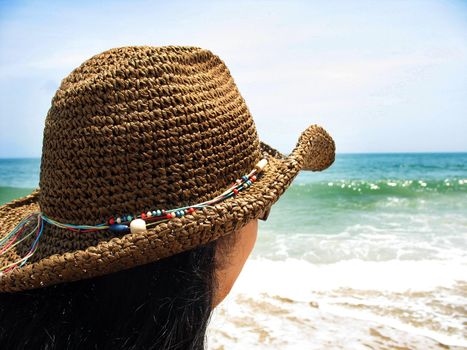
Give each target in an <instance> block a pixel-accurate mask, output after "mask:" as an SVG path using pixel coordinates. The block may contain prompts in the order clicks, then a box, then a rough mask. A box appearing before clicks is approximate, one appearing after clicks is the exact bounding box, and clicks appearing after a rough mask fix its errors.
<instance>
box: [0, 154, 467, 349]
mask: <svg viewBox="0 0 467 350" xmlns="http://www.w3.org/2000/svg"><path fill="white" fill-rule="evenodd" d="M39 165H40V160H39V159H21V160H0V203H4V202H6V201H9V200H11V199H13V198H17V197H19V196H23V195H25V194H27V193H29V192H30V191H32V189H33V188H35V187H36V186H37V185H38V179H39ZM466 271H467V153H458V154H340V155H337V157H336V161H335V163H334V164H333V166H332V167H331V168H330V169H328V170H326V171H325V172H322V173H313V172H301V173H300V174H299V175H298V176H297V178H296V179H295V181H294V182H293V184H292V186H291V187H290V188H289V189H288V190H287V191H286V192H285V193H284V195H283V196H282V197H281V198H280V199H279V201H278V202H277V203H276V204H275V205H274V206H273V208H272V210H271V214H270V216H269V218H268V221H267V222H260V232H259V235H258V241H257V243H256V246H255V249H254V251H253V253H252V256H251V259H250V260H249V262H248V263H247V265H246V267H245V269H244V272H243V273H242V275H241V277H240V279H239V282H238V284H237V287H236V288H237V291H236V293H237V294H236V295H239V296H240V297H238V299H235V301H234V302H233V303H234V304H235V303H236V305H237V306H238V310H237V311H238V315H239V317H240V318H242V319H248V318H250V319H254V320H255V322H257V324H262V319H259V318H258V317H262V316H264V315H263V314H262V313H261V312H263V313H264V312H266V314H267V313H268V311H267V310H268V309H267V308H264V307H265V305H266V304H267V303H268V302H269V301H268V300H269V299H267V298H269V297H270V296H271V295H272V294H273V295H274V296H277V297H278V298H279V299H277V300H276V299H274V300H275V301H274V302H275V303H280V302H281V300H283V303H284V305H282V306H283V307H284V310H287V312H290V313H291V314H290V315H289V316H287V315H284V316H283V317H281V319H280V323H281V324H280V325H278V326H277V327H275V328H274V327H272V328H271V329H270V330H269V332H270V334H269V335H270V337H274V336H276V337H278V339H280V333H277V332H280V329H282V327H285V328H287V329H294V328H293V327H295V326H296V325H295V323H293V322H295V321H292V320H293V319H294V317H292V316H293V315H292V312H295V311H292V310H294V307H293V306H294V305H297V308H296V312H299V314H300V318H302V317H305V316H304V314H303V313H304V312H305V311H304V308H303V307H301V306H300V305H302V304H301V303H308V304H310V303H314V304H313V305H315V304H316V305H319V310H320V312H322V313H324V314H325V315H334V316H335V317H338V318H339V319H336V318H332V319H331V320H332V324H331V323H330V324H329V327H330V328H332V327H336V324H339V320H340V319H342V318H344V320H345V325H346V328H345V329H348V330H349V332H357V333H358V332H360V331H362V329H361V328H358V329H357V328H356V327H360V326H358V325H359V324H360V325H361V324H365V323H358V322H356V321H355V322H354V321H352V322H350V321H351V320H357V319H358V320H366V321H367V322H375V323H376V324H378V325H380V327H383V328H381V329H387V330H389V329H398V331H399V332H402V333H399V334H398V335H397V338H398V339H403V338H404V336H403V335H401V334H405V335H406V336H407V339H413V337H415V336H421V337H426V338H427V339H436V341H439V342H441V343H443V344H450V345H458V346H467V340H466V339H467V335H466V332H465V324H466V323H465V322H467V309H466V305H467V272H466ZM257 281H261V283H258V282H257ZM252 285H255V288H252ZM271 293H272V294H271ZM245 300H248V303H245ZM254 303H258V304H254ZM298 306H300V307H298ZM231 307H232V305H231ZM274 307H277V305H275V306H274ZM260 309H261V310H263V311H261V312H259V311H258V310H260ZM274 310H276V309H274ZM274 310H272V311H271V312H270V313H269V314H267V315H266V316H268V317H273V316H274V315H275V313H274V312H275V311H274ZM276 311H277V310H276ZM284 312H286V311H284ZM310 312H311V311H310ZM310 315H311V314H310ZM310 317H311V316H310ZM313 317H314V316H313ZM256 318H258V319H257V320H256ZM295 319H296V318H295ZM328 319H329V317H328V316H325V317H323V318H322V319H320V321H319V322H320V323H321V324H322V325H323V327H325V326H324V324H325V322H326V320H328ZM347 319H348V320H347ZM228 322H229V319H228V317H226V319H225V320H224V324H223V326H222V327H227V328H228V327H229V324H228ZM278 322H279V321H278ZM315 322H317V321H316V318H315ZM352 327H354V328H352ZM384 327H386V328H384ZM378 329H379V330H380V331H381V329H380V328H378ZM238 330H239V326H238V324H236V325H232V329H231V331H232V332H235V331H238ZM341 331H343V330H341ZM275 332H276V333H275ZM310 332H311V330H310ZM388 332H389V331H388ZM289 334H290V333H289ZM311 335H312V333H307V330H306V329H304V328H303V327H302V328H297V337H305V338H304V339H305V340H306V337H307V336H311ZM219 336H221V335H219ZM319 336H320V334H316V333H313V337H314V338H316V337H319ZM411 337H412V338H411ZM224 341H225V342H226V343H228V341H229V340H228V339H227V338H226V339H224ZM362 342H363V341H362ZM434 348H436V347H434Z"/></svg>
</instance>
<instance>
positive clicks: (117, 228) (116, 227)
mask: <svg viewBox="0 0 467 350" xmlns="http://www.w3.org/2000/svg"><path fill="white" fill-rule="evenodd" d="M109 231H110V232H114V233H124V232H129V231H130V228H129V227H128V226H127V225H120V224H113V225H110V226H109Z"/></svg>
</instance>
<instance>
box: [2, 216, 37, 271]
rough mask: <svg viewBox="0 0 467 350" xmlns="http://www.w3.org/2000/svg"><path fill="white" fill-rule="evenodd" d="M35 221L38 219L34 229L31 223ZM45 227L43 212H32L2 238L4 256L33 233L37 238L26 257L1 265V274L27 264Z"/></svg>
mask: <svg viewBox="0 0 467 350" xmlns="http://www.w3.org/2000/svg"><path fill="white" fill-rule="evenodd" d="M34 221H37V222H36V225H35V226H34V227H33V228H32V229H29V228H30V227H31V226H32V225H31V223H32V222H34ZM43 229H44V220H43V218H42V215H41V213H32V214H30V215H28V216H27V217H26V218H24V219H23V220H22V221H21V222H20V223H19V224H18V225H17V226H16V227H15V228H14V229H13V230H12V231H11V232H10V233H9V234H8V235H6V236H5V237H4V238H2V239H0V256H2V255H4V254H6V253H7V252H8V251H10V250H11V249H12V248H13V247H15V246H16V245H17V244H19V243H21V242H22V241H24V240H25V239H27V238H28V237H29V236H31V235H33V234H35V235H36V238H35V239H34V242H33V244H32V246H31V249H30V250H29V252H28V253H27V254H26V255H25V256H24V257H22V258H20V259H18V260H16V261H14V262H12V263H10V264H8V265H6V266H2V267H0V276H1V275H3V274H4V273H6V272H8V271H10V270H12V269H14V268H15V267H16V266H18V265H19V266H20V267H21V266H23V265H24V264H26V262H27V261H28V259H29V258H30V257H31V256H33V255H34V253H35V252H36V250H37V245H38V242H39V239H40V237H41V235H42V231H43Z"/></svg>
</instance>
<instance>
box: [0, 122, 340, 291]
mask: <svg viewBox="0 0 467 350" xmlns="http://www.w3.org/2000/svg"><path fill="white" fill-rule="evenodd" d="M260 144H261V149H262V151H263V153H264V154H265V156H266V157H267V158H268V163H267V165H266V167H265V168H264V169H263V172H262V176H261V177H259V178H258V180H257V181H255V183H254V184H253V185H252V186H251V187H248V188H247V189H246V190H244V191H240V192H239V193H238V195H237V196H235V197H231V198H228V199H226V200H224V201H222V202H220V203H218V204H215V205H213V206H210V207H204V208H202V209H198V210H196V211H194V212H193V213H191V214H187V215H185V216H183V217H176V218H174V219H172V220H169V221H167V222H162V223H160V224H158V225H156V226H154V227H153V228H151V229H148V230H147V232H145V233H138V234H132V233H129V234H126V235H123V236H121V237H112V238H111V239H109V240H104V241H100V242H99V243H98V244H96V245H93V246H89V247H87V248H86V249H84V250H75V251H71V252H66V253H63V254H53V255H50V256H46V257H44V258H42V259H40V260H38V261H35V262H31V263H27V264H25V265H24V266H23V267H21V268H15V269H13V270H11V271H9V272H8V273H5V274H4V275H3V276H1V278H0V292H14V291H21V290H28V289H34V288H40V287H45V286H49V285H53V284H58V283H63V282H72V281H77V280H81V279H86V278H91V277H97V276H101V275H105V274H108V273H113V272H117V271H121V270H125V269H128V268H131V267H135V266H138V265H143V264H147V263H150V262H153V261H156V260H159V259H162V258H164V257H168V256H171V255H174V254H177V253H180V252H182V251H185V250H188V249H191V248H194V247H196V246H198V245H202V244H206V243H208V242H210V241H212V240H215V239H217V238H219V237H220V236H223V235H227V234H231V233H233V232H235V231H237V230H238V229H240V228H241V227H243V226H244V225H246V224H247V223H248V222H249V221H250V220H252V219H255V218H258V217H259V216H260V215H261V214H262V213H263V212H264V211H266V210H268V209H269V208H270V207H271V206H272V205H273V204H274V203H275V202H276V201H277V200H278V199H279V197H280V196H281V195H282V194H283V193H284V191H285V190H286V189H287V188H288V187H289V186H290V184H291V183H292V181H293V179H294V178H295V177H296V176H297V174H298V173H299V171H300V170H312V171H318V170H323V169H326V168H327V167H329V166H330V165H331V164H332V163H333V162H334V154H335V145H334V141H333V140H332V138H331V137H330V136H329V135H328V133H327V132H326V131H325V130H324V129H322V128H321V127H319V126H316V125H312V126H310V127H308V128H307V129H305V130H304V131H303V132H302V133H301V135H300V137H299V139H298V142H297V145H296V147H295V148H294V150H293V151H292V153H290V155H288V156H284V155H283V154H282V153H280V152H279V151H277V150H275V149H274V148H272V147H271V146H269V145H267V144H266V143H264V142H260ZM39 193H40V189H37V190H35V191H34V192H33V193H32V194H30V195H28V196H26V197H23V198H20V199H17V200H14V201H12V202H9V203H7V204H4V205H2V206H1V207H0V237H4V236H5V235H7V234H8V233H9V232H10V231H11V230H12V229H13V228H14V227H15V226H16V225H18V223H19V222H20V221H21V220H22V219H23V218H24V217H25V216H27V215H28V214H30V213H33V212H37V211H40V206H39V203H38V198H39ZM18 256H19V255H18V254H16V253H15V251H14V250H13V252H11V254H9V255H7V256H4V257H2V260H0V266H5V265H8V264H9V263H12V262H13V261H14V260H16V259H17V258H18Z"/></svg>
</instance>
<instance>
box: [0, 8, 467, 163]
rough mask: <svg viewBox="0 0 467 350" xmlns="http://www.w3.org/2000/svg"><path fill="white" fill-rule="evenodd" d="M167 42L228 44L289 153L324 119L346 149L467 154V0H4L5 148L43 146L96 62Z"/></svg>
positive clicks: (244, 82)
mask: <svg viewBox="0 0 467 350" xmlns="http://www.w3.org/2000/svg"><path fill="white" fill-rule="evenodd" d="M169 44H172V45H195V46H200V47H204V48H207V49H210V50H211V51H213V52H214V53H216V54H217V55H219V56H220V57H221V58H222V59H223V60H224V61H225V62H226V64H227V66H228V67H229V68H230V70H231V73H232V75H233V77H234V79H235V81H236V83H237V85H238V87H239V89H240V92H241V93H242V95H243V97H244V98H245V100H246V101H247V104H248V106H249V109H250V111H251V113H252V115H253V117H254V120H255V123H256V126H257V130H258V133H259V135H260V137H261V139H263V140H264V141H266V142H267V143H269V144H271V145H273V146H275V147H277V148H278V149H279V150H281V151H283V152H285V153H288V152H289V151H291V150H292V148H293V147H294V145H295V143H296V141H297V138H298V135H299V133H300V132H301V131H302V130H303V129H305V128H306V127H307V126H308V125H310V124H314V123H318V124H320V125H322V126H324V127H325V128H326V129H327V130H328V131H329V132H330V133H331V134H332V136H333V137H334V138H335V141H336V144H337V150H338V152H404V151H410V152H414V151H422V152H431V151H467V137H466V134H467V4H466V2H463V1H447V0H444V1H430V0H424V1H382V0H379V1H303V2H300V1H248V2H247V1H230V2H215V3H214V2H196V1H170V2H169V1H164V2H162V1H75V2H71V1H70V2H65V1H62V2H54V1H40V2H39V1H0V105H1V109H0V122H1V128H0V157H27V156H33V157H34V156H40V154H41V147H42V132H43V125H44V119H45V116H46V114H47V110H48V109H49V107H50V102H51V99H52V97H53V95H54V93H55V90H56V89H57V88H58V86H59V84H60V81H61V79H63V78H64V77H65V76H66V75H67V74H68V73H70V72H71V70H72V69H73V68H75V67H77V66H78V65H80V64H81V63H82V62H83V61H84V60H86V59H88V58H89V57H91V56H93V55H95V54H97V53H100V52H102V51H104V50H107V49H109V48H112V47H118V46H128V45H154V46H160V45H169Z"/></svg>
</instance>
